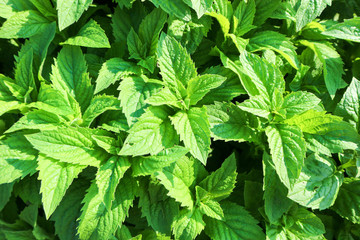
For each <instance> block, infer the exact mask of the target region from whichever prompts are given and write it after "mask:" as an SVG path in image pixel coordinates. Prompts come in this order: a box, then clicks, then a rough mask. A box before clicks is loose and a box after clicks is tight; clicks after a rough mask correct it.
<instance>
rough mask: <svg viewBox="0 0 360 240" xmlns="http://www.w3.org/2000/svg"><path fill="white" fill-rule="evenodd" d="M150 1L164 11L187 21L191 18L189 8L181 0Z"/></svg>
mask: <svg viewBox="0 0 360 240" xmlns="http://www.w3.org/2000/svg"><path fill="white" fill-rule="evenodd" d="M151 2H152V3H153V4H154V5H155V6H156V7H160V8H161V9H162V10H164V11H165V12H166V13H168V14H170V15H175V16H176V17H178V18H180V19H183V20H185V21H189V20H190V19H191V12H190V8H189V7H188V6H187V5H186V4H185V3H184V2H183V1H181V0H173V1H161V0H151Z"/></svg>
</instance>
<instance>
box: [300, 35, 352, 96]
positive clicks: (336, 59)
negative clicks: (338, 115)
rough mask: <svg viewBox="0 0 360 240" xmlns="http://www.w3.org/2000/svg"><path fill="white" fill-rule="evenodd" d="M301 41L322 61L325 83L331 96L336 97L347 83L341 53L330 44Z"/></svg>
mask: <svg viewBox="0 0 360 240" xmlns="http://www.w3.org/2000/svg"><path fill="white" fill-rule="evenodd" d="M300 42H301V44H303V45H305V46H307V47H309V48H310V49H312V50H313V51H314V52H315V54H316V56H317V57H318V58H319V59H320V61H321V62H322V64H323V72H324V80H325V85H326V88H327V90H328V92H329V94H330V96H331V98H334V97H335V93H336V91H337V90H338V89H341V88H344V87H345V86H346V85H347V84H346V82H345V81H344V80H343V79H342V75H343V74H344V70H343V66H344V63H343V61H342V59H341V57H340V55H339V53H338V52H337V51H336V49H335V48H334V47H333V46H331V45H329V44H325V43H319V42H309V41H306V40H302V41H300Z"/></svg>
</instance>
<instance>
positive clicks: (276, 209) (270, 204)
mask: <svg viewBox="0 0 360 240" xmlns="http://www.w3.org/2000/svg"><path fill="white" fill-rule="evenodd" d="M263 168H264V202H265V206H264V207H265V213H266V216H267V217H268V219H269V221H270V223H275V222H276V221H278V220H279V219H280V218H281V216H282V215H283V214H284V213H286V212H287V211H288V210H289V209H290V207H291V205H292V204H293V202H292V201H291V200H290V199H289V198H287V193H288V189H287V188H286V187H285V186H284V184H283V183H282V182H281V181H280V178H279V176H278V175H277V173H276V170H275V166H274V164H273V163H272V161H271V157H270V155H269V154H267V153H266V152H264V154H263Z"/></svg>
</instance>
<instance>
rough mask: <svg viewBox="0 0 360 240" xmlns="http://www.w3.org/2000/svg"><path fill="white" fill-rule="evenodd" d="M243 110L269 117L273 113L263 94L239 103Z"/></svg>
mask: <svg viewBox="0 0 360 240" xmlns="http://www.w3.org/2000/svg"><path fill="white" fill-rule="evenodd" d="M237 106H238V107H239V108H240V109H241V110H243V111H245V112H249V113H251V114H253V115H256V116H259V117H262V118H265V119H269V117H270V114H271V106H270V103H269V101H268V99H266V98H265V97H264V96H263V95H257V96H254V97H251V98H250V99H247V100H245V101H243V102H242V103H240V104H238V105H237Z"/></svg>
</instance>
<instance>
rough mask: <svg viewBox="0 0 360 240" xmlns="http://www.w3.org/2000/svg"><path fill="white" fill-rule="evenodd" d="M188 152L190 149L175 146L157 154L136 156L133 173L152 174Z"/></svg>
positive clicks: (140, 174)
mask: <svg viewBox="0 0 360 240" xmlns="http://www.w3.org/2000/svg"><path fill="white" fill-rule="evenodd" d="M188 152H189V150H187V149H186V148H184V147H180V146H174V147H172V148H167V149H165V150H163V151H161V152H159V153H158V154H157V155H153V156H146V157H143V156H140V157H135V158H133V161H132V163H131V169H132V173H133V175H134V176H144V175H151V174H153V173H155V172H157V171H161V170H162V169H163V168H164V167H167V166H169V165H170V164H172V163H173V162H175V161H177V160H178V159H182V158H183V157H185V155H186V154H187V153H188Z"/></svg>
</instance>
